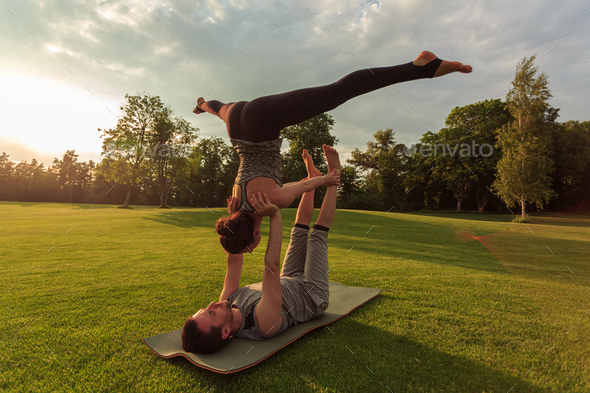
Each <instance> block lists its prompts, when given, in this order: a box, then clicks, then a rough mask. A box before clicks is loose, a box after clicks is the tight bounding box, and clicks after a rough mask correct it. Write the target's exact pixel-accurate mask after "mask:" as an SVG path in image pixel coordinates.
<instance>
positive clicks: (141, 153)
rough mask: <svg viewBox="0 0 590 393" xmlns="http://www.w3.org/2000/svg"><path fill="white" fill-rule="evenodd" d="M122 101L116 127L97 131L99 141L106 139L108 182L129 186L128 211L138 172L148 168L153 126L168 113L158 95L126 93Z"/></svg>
mask: <svg viewBox="0 0 590 393" xmlns="http://www.w3.org/2000/svg"><path fill="white" fill-rule="evenodd" d="M125 99H126V100H127V104H126V105H124V106H121V107H120V109H121V111H123V112H124V113H125V114H124V116H123V117H121V118H119V120H118V121H117V125H116V127H115V128H110V129H100V128H99V129H98V131H100V132H102V133H103V134H102V135H101V138H103V137H105V138H104V141H103V151H102V153H101V154H102V155H105V156H106V157H107V158H111V159H112V161H111V162H108V165H107V166H108V170H105V171H103V174H104V176H105V179H106V180H107V181H115V182H117V183H119V184H122V185H126V186H127V187H128V188H127V196H126V197H125V202H124V203H123V206H122V207H124V208H128V207H129V203H130V201H131V192H132V190H133V188H134V187H135V186H136V185H137V184H138V181H139V179H140V176H139V175H140V173H139V172H140V171H141V170H145V169H147V168H142V166H145V165H144V164H145V158H146V157H147V156H148V154H149V153H150V152H152V151H153V150H150V151H148V149H149V141H150V140H151V139H152V137H153V136H154V134H155V133H156V131H155V127H156V125H157V124H159V123H160V122H162V121H163V120H164V119H167V118H168V117H169V116H170V115H171V110H170V109H169V108H166V107H164V104H163V103H162V102H161V101H160V97H159V96H155V97H154V96H150V95H147V94H143V95H142V94H137V95H134V96H132V95H129V94H125ZM148 166H149V165H148ZM105 169H106V167H105Z"/></svg>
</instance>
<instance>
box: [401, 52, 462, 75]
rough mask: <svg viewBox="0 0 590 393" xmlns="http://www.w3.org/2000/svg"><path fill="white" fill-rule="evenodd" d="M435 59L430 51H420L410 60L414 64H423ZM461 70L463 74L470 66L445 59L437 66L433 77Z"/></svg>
mask: <svg viewBox="0 0 590 393" xmlns="http://www.w3.org/2000/svg"><path fill="white" fill-rule="evenodd" d="M434 59H436V55H435V54H434V53H432V52H428V51H423V52H420V54H419V55H418V57H416V59H415V60H414V61H413V62H412V63H413V64H414V65H417V66H423V65H426V64H428V63H430V62H431V61H432V60H434ZM457 71H458V72H461V73H463V74H469V73H470V72H471V71H472V68H471V66H468V65H466V64H462V63H459V62H458V61H446V60H443V62H442V63H441V64H440V66H438V68H437V70H436V72H435V73H434V77H435V78H436V77H438V76H443V75H446V74H450V73H451V72H457Z"/></svg>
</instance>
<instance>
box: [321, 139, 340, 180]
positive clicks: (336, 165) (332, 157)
mask: <svg viewBox="0 0 590 393" xmlns="http://www.w3.org/2000/svg"><path fill="white" fill-rule="evenodd" d="M322 148H323V149H324V155H325V156H326V161H328V173H330V174H331V175H334V176H340V174H341V173H342V166H341V165H340V155H339V154H338V151H337V150H336V149H334V148H333V147H330V146H328V145H322Z"/></svg>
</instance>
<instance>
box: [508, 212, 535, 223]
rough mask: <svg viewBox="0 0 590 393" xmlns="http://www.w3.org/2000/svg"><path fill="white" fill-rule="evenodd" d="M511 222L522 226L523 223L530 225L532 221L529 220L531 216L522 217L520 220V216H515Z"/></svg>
mask: <svg viewBox="0 0 590 393" xmlns="http://www.w3.org/2000/svg"><path fill="white" fill-rule="evenodd" d="M512 222H515V223H517V224H524V223H530V222H533V220H532V219H531V216H529V215H528V214H525V215H524V218H522V216H516V217H514V218H513V219H512Z"/></svg>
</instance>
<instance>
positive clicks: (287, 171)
mask: <svg viewBox="0 0 590 393" xmlns="http://www.w3.org/2000/svg"><path fill="white" fill-rule="evenodd" d="M334 123H335V122H334V118H333V117H332V116H331V115H329V114H327V113H322V114H319V115H317V116H315V117H312V118H311V119H308V120H305V121H303V122H301V123H299V124H295V125H293V126H289V127H286V128H284V129H283V130H281V137H283V138H285V139H287V140H288V141H289V150H288V151H287V152H285V153H283V154H282V155H281V161H282V170H281V181H282V182H283V184H285V183H290V182H296V181H299V180H301V179H304V178H306V177H307V169H306V168H305V163H304V162H303V158H302V157H301V154H302V153H303V149H306V150H307V151H308V152H309V154H310V155H311V158H312V159H313V163H314V165H315V167H316V168H317V169H318V170H319V171H320V172H322V174H326V173H327V172H328V165H327V163H326V159H325V157H324V151H323V149H322V145H324V144H325V145H328V146H334V145H336V144H337V143H338V139H336V137H334V136H333V135H332V134H331V133H330V132H331V131H332V128H333V127H334ZM324 192H325V191H324V190H323V189H316V192H315V193H314V204H315V205H316V206H319V204H321V201H322V199H323V195H324ZM297 203H298V200H295V201H293V204H292V205H296V204H297Z"/></svg>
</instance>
